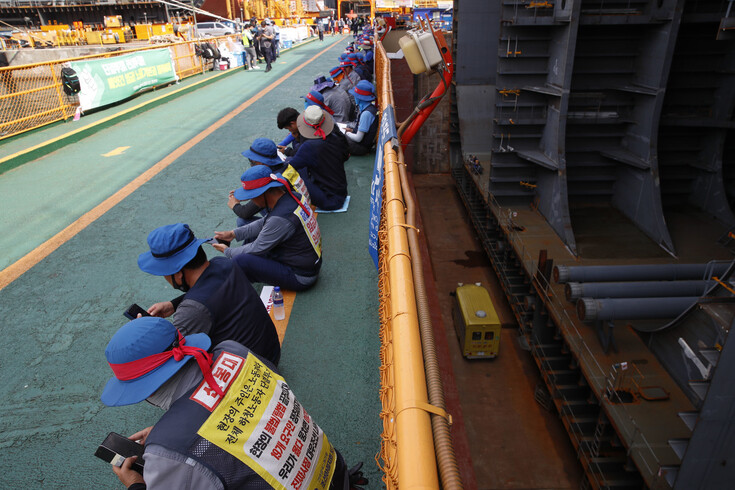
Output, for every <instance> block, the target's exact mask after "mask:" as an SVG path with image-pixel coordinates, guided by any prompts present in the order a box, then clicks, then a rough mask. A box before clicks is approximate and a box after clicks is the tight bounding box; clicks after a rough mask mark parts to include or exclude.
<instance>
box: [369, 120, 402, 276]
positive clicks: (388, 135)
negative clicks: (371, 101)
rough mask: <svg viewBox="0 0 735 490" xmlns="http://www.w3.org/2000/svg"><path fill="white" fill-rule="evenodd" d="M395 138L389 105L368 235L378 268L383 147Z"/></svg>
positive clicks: (377, 160)
mask: <svg viewBox="0 0 735 490" xmlns="http://www.w3.org/2000/svg"><path fill="white" fill-rule="evenodd" d="M395 138H397V135H396V117H395V115H394V113H393V107H391V106H388V107H386V109H385V110H384V111H383V116H382V118H381V119H380V133H379V134H378V147H377V149H376V151H375V166H374V167H373V180H372V181H371V182H370V236H369V237H368V247H369V251H370V256H371V257H372V258H373V263H374V264H375V268H376V269H377V268H378V228H380V211H381V209H382V207H383V147H384V146H385V143H386V142H388V141H391V140H393V139H395ZM397 143H398V140H397V139H395V141H394V146H395V145H397Z"/></svg>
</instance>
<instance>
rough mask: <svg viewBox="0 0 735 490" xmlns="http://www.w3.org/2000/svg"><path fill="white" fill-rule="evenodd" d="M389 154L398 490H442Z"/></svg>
mask: <svg viewBox="0 0 735 490" xmlns="http://www.w3.org/2000/svg"><path fill="white" fill-rule="evenodd" d="M384 150H385V153H384V155H385V156H384V162H385V167H384V169H385V199H384V202H385V204H384V205H385V207H386V221H387V222H386V227H387V234H388V257H387V263H388V271H389V272H388V276H389V281H390V291H391V318H392V330H393V367H394V371H393V372H394V376H395V414H396V415H395V427H396V449H397V456H396V459H397V465H398V487H399V489H400V490H406V489H438V488H439V480H438V476H437V470H436V459H435V452H434V440H433V435H432V430H431V419H430V416H429V413H428V412H426V411H425V410H424V408H422V407H424V406H426V405H428V395H427V392H426V376H425V373H424V362H423V355H422V349H421V338H420V335H419V330H418V315H417V310H416V299H415V296H414V288H413V276H412V273H411V256H410V252H409V248H408V238H407V235H406V229H405V226H404V225H405V224H406V223H405V218H404V213H405V209H404V206H403V200H402V193H401V179H400V175H399V173H398V166H397V165H396V162H397V156H396V153H395V151H393V148H392V146H391V144H390V143H386V145H385V148H384Z"/></svg>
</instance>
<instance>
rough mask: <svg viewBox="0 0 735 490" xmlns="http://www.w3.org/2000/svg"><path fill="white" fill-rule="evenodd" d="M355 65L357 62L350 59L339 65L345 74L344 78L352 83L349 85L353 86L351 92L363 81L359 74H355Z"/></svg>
mask: <svg viewBox="0 0 735 490" xmlns="http://www.w3.org/2000/svg"><path fill="white" fill-rule="evenodd" d="M355 63H356V62H354V61H352V60H349V59H348V60H346V61H343V62H342V63H340V64H339V66H340V68H342V70H343V71H344V73H345V77H344V78H345V79H349V81H350V83H349V85H351V87H350V90H352V89H353V88H354V87H355V86H356V85H357V83H358V82H359V81H360V80H362V78H361V77H360V75H359V74H358V73H355V69H354V68H355ZM343 83H344V80H343Z"/></svg>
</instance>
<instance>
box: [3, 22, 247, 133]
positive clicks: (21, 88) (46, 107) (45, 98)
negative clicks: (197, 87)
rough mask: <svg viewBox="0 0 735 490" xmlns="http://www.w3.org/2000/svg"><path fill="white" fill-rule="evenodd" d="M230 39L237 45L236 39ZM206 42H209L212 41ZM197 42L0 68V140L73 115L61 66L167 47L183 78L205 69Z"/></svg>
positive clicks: (75, 102)
mask: <svg viewBox="0 0 735 490" xmlns="http://www.w3.org/2000/svg"><path fill="white" fill-rule="evenodd" d="M231 37H232V39H233V41H235V42H238V38H237V36H231ZM225 38H226V37H225V36H223V37H221V38H214V39H215V40H218V41H221V40H223V39H225ZM206 41H207V42H212V39H206ZM200 42H202V41H201V40H199V41H185V42H178V43H173V44H154V45H150V46H146V47H142V48H138V49H128V50H121V51H113V52H109V53H101V54H94V55H88V56H80V57H76V58H68V59H63V60H55V61H49V62H43V63H34V64H29V65H21V66H9V67H4V68H0V140H1V139H4V138H8V137H10V136H14V135H16V134H18V133H22V132H24V131H29V130H32V129H36V128H38V127H41V126H44V125H46V124H50V123H53V122H56V121H61V120H66V119H69V118H70V117H72V116H74V113H75V111H76V108H77V106H78V105H79V100H78V97H77V96H76V95H66V94H65V93H64V91H63V89H62V85H61V68H62V67H63V64H64V63H67V62H71V61H79V60H85V59H99V58H112V57H115V56H119V55H122V54H129V53H135V52H138V51H143V50H148V49H159V48H162V47H168V48H169V49H170V50H171V52H172V58H173V61H174V68H175V70H176V75H177V76H178V78H179V79H184V78H187V77H190V76H192V75H196V74H199V73H203V71H204V69H205V65H204V64H203V63H202V61H203V60H202V58H201V57H200V56H198V55H197V54H196V53H195V45H196V44H198V43H200Z"/></svg>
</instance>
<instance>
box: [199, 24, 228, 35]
mask: <svg viewBox="0 0 735 490" xmlns="http://www.w3.org/2000/svg"><path fill="white" fill-rule="evenodd" d="M234 33H235V29H233V28H232V27H229V26H226V25H225V24H223V23H222V22H199V23H197V34H198V35H199V36H201V37H209V36H226V35H227V34H234Z"/></svg>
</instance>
